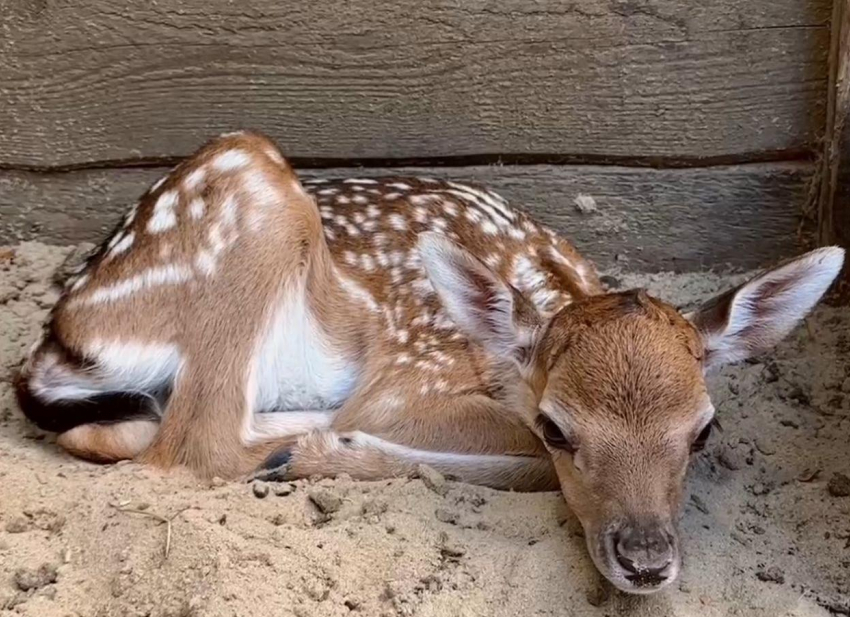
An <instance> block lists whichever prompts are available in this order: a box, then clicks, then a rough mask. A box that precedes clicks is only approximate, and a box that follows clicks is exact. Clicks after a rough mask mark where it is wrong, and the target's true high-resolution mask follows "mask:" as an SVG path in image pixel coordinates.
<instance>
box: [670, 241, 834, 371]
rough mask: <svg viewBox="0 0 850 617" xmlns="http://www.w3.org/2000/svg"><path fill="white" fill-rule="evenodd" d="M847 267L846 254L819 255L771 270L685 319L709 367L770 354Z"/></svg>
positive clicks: (828, 251)
mask: <svg viewBox="0 0 850 617" xmlns="http://www.w3.org/2000/svg"><path fill="white" fill-rule="evenodd" d="M843 263H844V250H843V249H840V248H838V247H829V248H823V249H818V250H816V251H812V252H810V253H806V254H805V255H802V256H801V257H798V258H797V259H794V260H792V261H789V262H786V263H784V264H782V265H780V266H777V267H776V268H773V269H772V270H768V271H767V272H764V273H762V274H760V275H759V276H756V277H755V278H753V279H751V280H750V281H748V282H746V283H744V284H743V285H741V286H740V287H738V288H737V289H732V290H730V291H728V292H726V293H724V294H722V295H720V296H718V297H716V298H714V299H712V300H709V301H708V302H706V303H705V304H704V305H703V306H701V307H700V308H699V309H697V310H696V311H695V312H694V313H691V314H689V315H686V316H685V317H687V318H688V319H690V320H691V321H692V322H693V324H694V325H695V326H696V327H697V329H698V330H699V332H700V335H701V336H702V339H703V344H704V346H705V351H706V355H705V362H706V366H707V367H715V366H720V365H723V364H727V363H730V362H737V361H739V360H743V359H745V358H748V357H750V356H753V355H756V354H759V353H762V352H764V351H767V350H768V349H770V348H771V347H773V346H774V345H776V344H777V343H778V342H779V341H781V340H782V339H783V338H785V336H786V335H788V333H790V332H791V330H792V329H793V328H794V326H796V325H797V323H798V322H799V321H800V320H802V319H803V318H804V317H805V316H806V315H807V314H808V313H809V311H811V310H812V308H813V307H814V306H815V304H817V302H818V300H820V299H821V296H823V294H824V293H825V292H826V290H827V289H828V288H829V286H830V285H831V284H832V282H833V281H834V280H835V277H836V276H837V275H838V273H839V271H840V270H841V266H842V264H843Z"/></svg>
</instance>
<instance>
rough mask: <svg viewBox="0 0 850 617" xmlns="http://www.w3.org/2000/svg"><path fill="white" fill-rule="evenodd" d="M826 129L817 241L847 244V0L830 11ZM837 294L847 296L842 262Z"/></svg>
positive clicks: (849, 287)
mask: <svg viewBox="0 0 850 617" xmlns="http://www.w3.org/2000/svg"><path fill="white" fill-rule="evenodd" d="M831 29H832V38H831V46H830V62H829V65H830V75H829V90H828V97H827V103H828V104H827V117H826V131H825V136H824V139H823V148H822V153H821V158H820V168H819V169H818V173H817V182H818V189H819V194H818V238H817V239H818V242H819V244H821V245H828V244H840V245H842V246H845V247H848V248H850V188H848V183H850V123H848V122H847V120H848V115H850V0H835V5H834V6H833V13H832V22H831ZM836 290H837V292H838V293H837V296H838V297H840V298H841V299H843V300H845V301H848V300H850V267H848V266H847V265H845V267H844V272H843V276H841V277H840V281H839V284H838V285H837V286H836Z"/></svg>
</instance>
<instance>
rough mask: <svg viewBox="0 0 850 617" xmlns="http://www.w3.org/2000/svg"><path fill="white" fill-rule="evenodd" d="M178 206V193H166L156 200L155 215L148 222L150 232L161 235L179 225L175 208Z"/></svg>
mask: <svg viewBox="0 0 850 617" xmlns="http://www.w3.org/2000/svg"><path fill="white" fill-rule="evenodd" d="M176 205H177V191H165V192H164V193H163V194H162V195H160V196H159V199H157V200H156V205H155V206H154V208H153V214H152V215H151V218H150V220H149V221H148V227H147V229H148V231H149V232H151V233H160V232H163V231H167V230H169V229H171V228H172V227H174V226H175V225H176V224H177V215H176V214H175V213H174V207H175V206H176Z"/></svg>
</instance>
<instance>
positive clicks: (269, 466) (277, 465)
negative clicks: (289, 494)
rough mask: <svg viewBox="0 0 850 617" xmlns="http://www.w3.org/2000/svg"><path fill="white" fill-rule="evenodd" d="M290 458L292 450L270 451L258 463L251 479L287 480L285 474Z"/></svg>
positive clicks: (265, 480)
mask: <svg viewBox="0 0 850 617" xmlns="http://www.w3.org/2000/svg"><path fill="white" fill-rule="evenodd" d="M291 458H292V450H288V449H280V450H277V451H276V452H272V453H271V454H270V455H269V457H268V458H267V459H266V460H264V461H263V462H262V463H261V464H260V466H259V467H258V468H257V471H255V472H254V475H253V477H252V478H251V479H252V480H262V481H264V482H286V481H287V480H289V478H288V477H287V474H288V472H289V460H290V459H291Z"/></svg>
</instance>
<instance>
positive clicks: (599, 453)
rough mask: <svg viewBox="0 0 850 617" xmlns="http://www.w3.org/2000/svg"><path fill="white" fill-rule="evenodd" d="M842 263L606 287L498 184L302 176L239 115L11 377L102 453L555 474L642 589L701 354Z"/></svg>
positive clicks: (499, 483)
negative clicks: (716, 289) (728, 280)
mask: <svg viewBox="0 0 850 617" xmlns="http://www.w3.org/2000/svg"><path fill="white" fill-rule="evenodd" d="M842 262H843V251H842V250H841V249H838V248H825V249H820V250H817V251H813V252H811V253H808V254H806V255H804V256H802V257H800V258H798V259H796V260H793V261H790V262H788V263H785V264H783V265H781V266H779V267H777V268H775V269H773V270H771V271H769V272H766V273H764V274H761V275H759V276H757V277H756V278H754V279H753V280H751V281H749V282H747V283H746V284H744V285H742V286H741V287H739V288H737V289H734V290H731V291H729V292H728V293H725V294H723V295H722V296H720V297H718V298H715V299H714V300H711V301H709V302H708V303H706V304H705V305H704V307H703V308H701V309H700V310H698V311H696V312H695V313H693V314H690V315H681V314H679V312H678V311H677V310H676V309H675V308H673V307H672V306H670V305H669V304H666V303H664V302H663V301H661V300H658V299H655V298H652V297H650V296H648V295H647V294H646V293H645V292H643V291H627V292H623V293H603V290H602V287H601V286H600V283H599V279H598V278H597V275H596V272H595V270H594V268H593V266H592V265H591V264H590V263H589V262H587V261H586V260H584V259H583V258H582V257H581V256H579V255H578V253H576V251H575V250H574V249H573V247H572V246H570V245H569V244H568V243H567V242H566V241H565V240H564V239H562V238H560V237H559V236H558V235H557V234H555V233H553V232H552V231H551V230H549V229H546V228H545V227H543V226H541V225H540V224H538V223H537V222H535V221H534V220H532V219H531V218H529V217H528V216H526V215H525V214H523V213H521V212H519V211H516V210H514V209H512V208H510V207H508V205H507V203H506V202H505V200H503V199H502V198H501V197H499V196H498V195H496V194H494V193H492V192H489V191H487V190H485V189H483V188H479V187H474V186H469V185H465V184H456V183H453V182H439V181H436V180H433V179H429V178H418V179H414V178H392V179H349V180H333V181H328V180H305V181H304V182H303V183H301V182H299V180H298V178H297V177H296V175H295V173H294V172H293V171H292V169H291V168H290V166H289V165H288V164H287V162H286V161H285V159H284V158H283V157H282V156H281V154H280V152H279V151H278V149H277V148H276V147H275V145H274V144H273V143H272V142H270V141H269V140H267V139H265V138H264V137H262V136H260V135H256V134H251V133H237V134H231V135H226V136H223V137H221V138H219V139H217V140H215V141H213V142H211V143H209V144H208V145H206V146H204V147H203V148H202V149H201V150H200V151H199V152H197V153H196V154H195V155H194V156H192V157H190V158H189V159H187V160H186V161H184V162H183V163H181V164H180V165H178V166H177V168H176V169H175V170H174V171H173V172H172V173H170V174H169V175H168V176H167V177H165V178H163V179H162V180H160V181H159V182H157V183H156V184H155V185H154V186H152V187H151V188H150V190H149V191H148V192H147V193H146V194H145V195H144V196H143V197H142V199H141V201H140V203H139V204H138V206H137V207H136V208H133V209H132V210H131V211H130V212H129V213H128V214H127V216H126V217H125V218H124V220H123V221H122V222H121V224H120V225H119V227H118V229H116V231H115V233H114V234H113V235H112V236H111V238H110V239H109V240H108V241H107V242H106V243H104V244H103V245H102V246H101V247H100V248H99V249H98V250H97V251H96V252H95V253H94V254H93V255H92V256H91V257H90V259H89V260H88V262H87V264H86V265H85V267H84V268H83V269H82V271H81V272H79V274H77V275H76V276H74V277H72V278H71V279H70V280H69V281H68V282H67V286H66V289H65V291H64V293H63V295H62V297H61V299H60V300H59V302H58V304H57V305H56V307H55V308H54V310H53V312H52V314H51V316H50V319H49V321H48V323H47V325H46V327H45V332H44V337H43V339H42V340H41V341H40V342H38V343H37V344H36V345H35V347H34V348H33V350H32V353H31V355H30V357H29V358H28V360H27V361H26V363H25V364H24V366H23V368H22V370H21V373H20V376H19V378H18V380H17V391H18V396H19V401H20V404H21V408H22V409H23V411H24V413H25V414H26V415H27V416H28V417H29V418H30V419H31V420H32V421H33V422H35V423H36V424H37V425H39V426H40V427H42V428H44V429H46V430H50V431H55V432H57V433H60V435H59V437H58V442H59V444H60V445H61V446H62V447H64V448H65V449H67V450H68V451H70V452H72V453H74V454H76V455H78V456H81V457H84V458H87V459H91V460H95V461H102V462H109V461H117V460H119V459H128V458H135V459H137V460H139V461H142V462H146V463H151V464H153V465H157V466H159V467H162V468H168V467H172V466H175V465H183V466H188V467H189V468H191V469H193V470H194V471H195V472H197V473H198V474H200V475H202V476H212V475H219V476H225V477H231V478H232V477H237V476H242V475H245V474H249V473H251V472H253V471H255V470H257V469H263V468H272V467H280V468H281V469H280V472H281V473H282V474H284V476H285V477H290V478H301V477H305V476H312V475H314V474H321V475H325V476H333V475H335V474H341V473H347V474H350V475H351V476H352V477H354V478H359V479H364V480H375V479H379V478H386V477H389V476H395V475H399V474H408V473H411V472H412V471H414V470H415V469H416V468H417V466H418V465H419V464H422V463H424V464H427V465H431V466H432V467H434V468H436V469H437V470H439V471H441V472H443V473H446V474H450V475H452V476H454V477H456V478H459V479H461V480H464V481H466V482H472V483H478V484H483V485H488V486H492V487H496V488H502V489H516V490H523V491H530V490H551V489H555V488H557V487H560V488H561V489H562V491H563V493H564V495H565V496H566V499H567V501H568V503H569V505H570V506H571V508H572V510H573V511H574V512H575V513H576V515H577V516H578V518H579V519H580V521H581V523H582V525H583V526H584V529H585V531H586V538H587V546H588V548H589V551H590V554H591V556H592V558H593V560H594V562H595V563H596V565H597V567H598V568H599V570H600V571H601V572H602V573H603V574H604V575H605V576H606V577H607V578H608V579H610V580H611V581H612V582H613V583H614V584H615V585H616V586H617V587H619V588H620V589H623V590H625V591H630V592H637V593H641V592H642V593H646V592H651V591H655V590H657V589H660V588H661V587H663V586H665V585H668V584H670V582H672V581H673V580H674V579H675V578H676V575H677V572H678V570H679V566H680V555H679V548H678V547H679V542H678V539H677V532H676V518H677V512H678V510H679V506H680V501H681V492H682V487H683V481H684V477H685V470H686V468H687V465H688V455H689V454H690V452H692V451H693V450H694V449H697V448H699V447H700V446H701V445H702V444H703V443H704V442H705V439H706V437H707V436H708V432H709V430H710V427H711V422H712V418H713V415H714V408H713V407H712V405H711V401H710V399H709V396H708V393H707V392H706V386H705V381H704V373H705V371H706V370H707V369H709V368H712V367H716V366H719V365H721V364H723V363H727V362H735V361H738V360H742V359H743V358H746V357H748V356H751V355H753V354H758V353H761V352H763V351H765V350H767V349H769V348H770V347H771V346H773V345H774V344H775V343H777V342H778V341H779V340H780V339H782V338H783V337H784V336H785V335H786V334H788V333H789V332H790V331H791V329H792V328H793V327H794V326H795V324H796V323H797V322H798V321H799V320H800V319H801V318H802V317H804V316H805V315H806V313H807V312H808V311H809V310H810V309H811V308H812V307H813V306H814V305H815V304H816V303H817V301H818V300H819V299H820V297H821V296H822V294H823V293H824V292H825V291H826V289H827V288H828V287H829V285H830V283H831V282H832V281H833V279H834V278H835V277H836V275H837V273H838V272H839V270H840V268H841V265H842Z"/></svg>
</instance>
